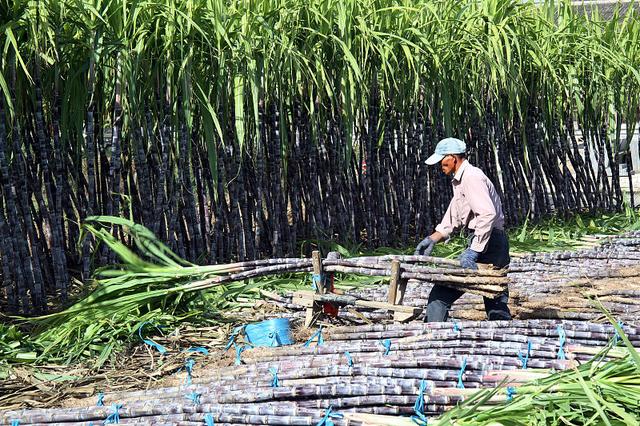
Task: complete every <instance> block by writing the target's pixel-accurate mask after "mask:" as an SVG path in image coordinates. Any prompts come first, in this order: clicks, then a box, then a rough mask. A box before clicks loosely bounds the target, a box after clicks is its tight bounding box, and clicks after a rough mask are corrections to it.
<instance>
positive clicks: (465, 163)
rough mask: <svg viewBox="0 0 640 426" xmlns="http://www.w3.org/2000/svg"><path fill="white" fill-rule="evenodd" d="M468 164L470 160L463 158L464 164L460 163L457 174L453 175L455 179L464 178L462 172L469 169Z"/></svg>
mask: <svg viewBox="0 0 640 426" xmlns="http://www.w3.org/2000/svg"><path fill="white" fill-rule="evenodd" d="M468 165H469V162H468V161H467V160H466V159H464V160H462V164H460V167H459V168H458V171H456V174H455V175H453V179H454V180H457V181H458V182H460V179H462V174H463V173H464V171H465V170H466V169H467V166H468Z"/></svg>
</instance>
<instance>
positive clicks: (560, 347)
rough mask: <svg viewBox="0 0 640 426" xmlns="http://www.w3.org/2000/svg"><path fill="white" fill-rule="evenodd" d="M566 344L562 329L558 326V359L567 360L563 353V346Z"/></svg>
mask: <svg viewBox="0 0 640 426" xmlns="http://www.w3.org/2000/svg"><path fill="white" fill-rule="evenodd" d="M566 342H567V335H566V334H565V332H564V328H562V326H561V325H558V359H567V356H566V355H565V353H564V344H565V343H566Z"/></svg>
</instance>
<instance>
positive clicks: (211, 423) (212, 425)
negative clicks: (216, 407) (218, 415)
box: [204, 413, 216, 426]
mask: <svg viewBox="0 0 640 426" xmlns="http://www.w3.org/2000/svg"><path fill="white" fill-rule="evenodd" d="M204 424H206V425H207V426H215V425H216V422H214V421H213V415H212V414H211V413H207V414H205V415H204Z"/></svg>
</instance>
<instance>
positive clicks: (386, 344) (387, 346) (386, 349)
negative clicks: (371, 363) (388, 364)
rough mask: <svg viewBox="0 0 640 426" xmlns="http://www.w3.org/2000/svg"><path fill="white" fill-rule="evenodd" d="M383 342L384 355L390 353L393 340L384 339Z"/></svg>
mask: <svg viewBox="0 0 640 426" xmlns="http://www.w3.org/2000/svg"><path fill="white" fill-rule="evenodd" d="M381 343H382V346H384V354H383V355H389V351H391V340H389V339H384V340H383V341H382V342H381Z"/></svg>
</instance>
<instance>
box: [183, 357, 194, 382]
mask: <svg viewBox="0 0 640 426" xmlns="http://www.w3.org/2000/svg"><path fill="white" fill-rule="evenodd" d="M195 364H196V362H195V361H194V360H193V359H192V358H187V361H186V362H185V363H184V369H185V370H187V378H186V382H187V385H190V384H191V373H192V372H193V366H194V365H195Z"/></svg>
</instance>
